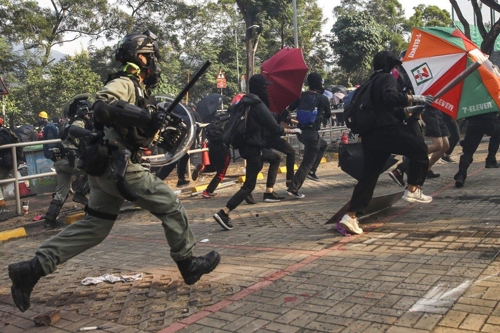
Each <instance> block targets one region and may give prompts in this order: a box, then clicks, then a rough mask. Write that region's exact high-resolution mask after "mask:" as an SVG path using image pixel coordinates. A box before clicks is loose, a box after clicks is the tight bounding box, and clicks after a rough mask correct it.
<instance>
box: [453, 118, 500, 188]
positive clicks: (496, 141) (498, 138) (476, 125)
mask: <svg viewBox="0 0 500 333" xmlns="http://www.w3.org/2000/svg"><path fill="white" fill-rule="evenodd" d="M485 134H486V135H489V136H491V137H490V142H489V144H488V156H486V162H485V165H484V167H485V168H500V165H499V164H498V163H497V159H496V154H497V151H498V147H499V146H500V119H499V117H498V113H496V112H494V113H485V114H479V115H477V116H472V117H469V118H467V130H466V132H465V138H464V140H463V142H462V143H461V145H462V152H463V153H462V156H460V162H459V163H458V172H457V174H456V175H455V177H454V178H455V186H456V187H462V186H464V183H465V179H466V178H467V169H468V168H469V166H470V164H471V163H472V161H473V158H472V156H473V155H474V153H475V152H476V150H477V147H478V146H479V143H481V139H482V138H483V136H484V135H485Z"/></svg>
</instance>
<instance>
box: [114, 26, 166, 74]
mask: <svg viewBox="0 0 500 333" xmlns="http://www.w3.org/2000/svg"><path fill="white" fill-rule="evenodd" d="M140 53H149V54H152V55H154V57H155V58H156V59H160V51H159V48H158V44H157V43H156V36H155V35H154V34H153V33H152V32H151V31H149V30H147V31H145V32H143V33H138V32H133V33H131V34H129V35H127V36H125V37H123V38H122V39H121V40H120V42H118V44H117V45H116V49H115V60H117V61H119V62H121V63H122V64H125V63H127V62H131V63H134V64H136V65H139V66H142V65H143V64H142V63H141V61H140V60H139V58H137V55H138V54H140Z"/></svg>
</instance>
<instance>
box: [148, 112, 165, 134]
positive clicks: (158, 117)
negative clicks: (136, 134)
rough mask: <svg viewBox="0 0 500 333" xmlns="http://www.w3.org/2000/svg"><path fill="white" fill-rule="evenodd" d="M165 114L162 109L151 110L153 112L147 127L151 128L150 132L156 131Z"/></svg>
mask: <svg viewBox="0 0 500 333" xmlns="http://www.w3.org/2000/svg"><path fill="white" fill-rule="evenodd" d="M166 116H167V114H166V113H165V112H163V111H156V112H153V114H152V115H151V121H150V123H149V129H151V130H152V132H156V131H158V130H159V129H160V128H161V126H162V125H163V123H164V121H165V118H166Z"/></svg>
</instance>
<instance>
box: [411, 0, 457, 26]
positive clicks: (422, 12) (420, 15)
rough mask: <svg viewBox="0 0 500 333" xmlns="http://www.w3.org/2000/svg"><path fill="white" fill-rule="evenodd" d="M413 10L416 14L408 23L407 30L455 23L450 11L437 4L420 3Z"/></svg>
mask: <svg viewBox="0 0 500 333" xmlns="http://www.w3.org/2000/svg"><path fill="white" fill-rule="evenodd" d="M413 10H414V11H415V12H414V14H413V15H412V16H411V17H410V18H409V19H408V22H407V23H406V30H407V31H411V29H412V28H413V27H415V28H421V27H435V26H438V27H449V26H451V25H452V23H453V22H452V20H451V16H450V13H449V12H448V11H447V10H443V9H441V8H439V7H437V6H426V5H418V6H416V7H413Z"/></svg>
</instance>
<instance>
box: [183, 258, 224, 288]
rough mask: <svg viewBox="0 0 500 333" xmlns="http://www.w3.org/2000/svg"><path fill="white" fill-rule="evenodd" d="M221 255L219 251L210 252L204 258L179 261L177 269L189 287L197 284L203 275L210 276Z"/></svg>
mask: <svg viewBox="0 0 500 333" xmlns="http://www.w3.org/2000/svg"><path fill="white" fill-rule="evenodd" d="M219 262H220V255H219V253H217V251H210V252H209V253H207V254H206V255H204V256H203V257H190V258H188V259H184V260H181V261H177V267H179V271H180V272H181V275H182V278H183V279H184V282H186V284H187V285H191V284H195V283H196V282H197V281H198V280H199V279H200V278H201V276H202V275H203V274H208V273H210V272H211V271H213V270H214V269H215V267H217V265H218V264H219Z"/></svg>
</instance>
